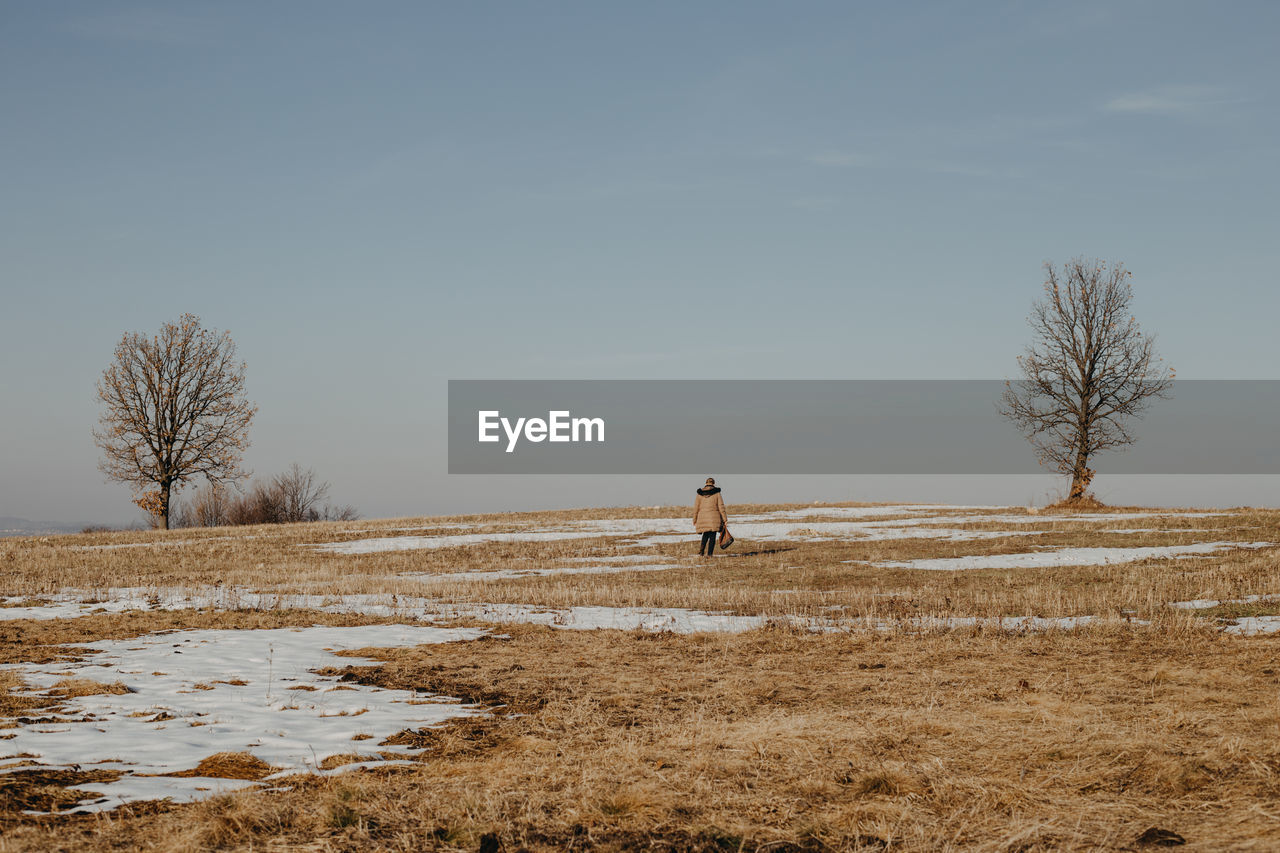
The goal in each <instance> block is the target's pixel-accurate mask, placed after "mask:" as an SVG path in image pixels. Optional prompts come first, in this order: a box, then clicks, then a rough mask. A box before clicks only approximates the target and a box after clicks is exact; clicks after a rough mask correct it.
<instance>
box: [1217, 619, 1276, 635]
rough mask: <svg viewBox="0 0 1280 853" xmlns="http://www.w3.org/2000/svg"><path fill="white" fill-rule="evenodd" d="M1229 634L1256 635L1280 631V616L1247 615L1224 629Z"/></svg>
mask: <svg viewBox="0 0 1280 853" xmlns="http://www.w3.org/2000/svg"><path fill="white" fill-rule="evenodd" d="M1222 630H1223V631H1225V632H1227V633H1228V634H1242V635H1244V636H1255V635H1258V634H1275V633H1280V616H1246V617H1244V618H1242V619H1237V620H1236V621H1235V622H1233V623H1232V624H1230V625H1227V626H1226V627H1224V628H1223V629H1222Z"/></svg>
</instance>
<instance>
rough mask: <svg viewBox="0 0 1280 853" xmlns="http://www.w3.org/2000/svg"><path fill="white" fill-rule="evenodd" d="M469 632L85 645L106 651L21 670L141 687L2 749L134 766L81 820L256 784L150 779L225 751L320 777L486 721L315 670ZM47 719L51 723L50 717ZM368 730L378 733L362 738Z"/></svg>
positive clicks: (182, 635)
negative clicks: (407, 734) (448, 724)
mask: <svg viewBox="0 0 1280 853" xmlns="http://www.w3.org/2000/svg"><path fill="white" fill-rule="evenodd" d="M484 633H485V632H484V631H483V630H481V629H468V628H452V629H449V628H433V627H421V626H409V625H369V626H362V627H346V628H332V627H316V628H279V629H264V630H199V631H178V632H171V633H159V634H151V635H148V636H145V637H137V638H133V639H127V640H103V641H100V642H95V643H77V644H76V646H77V648H87V649H92V650H94V651H95V652H96V654H94V655H91V656H89V657H88V658H87V659H85V660H84V661H81V662H76V663H67V662H57V663H52V664H10V665H8V666H6V667H5V668H6V669H10V670H16V671H17V672H18V673H19V674H20V675H21V676H22V677H23V679H24V680H25V681H26V682H27V683H28V684H29V685H31V686H32V687H33V688H35V689H37V690H39V689H48V688H50V687H52V686H53V685H54V684H56V683H57V682H58V681H60V680H62V679H63V678H69V677H76V678H89V679H93V680H94V681H99V682H105V683H108V684H110V683H113V682H116V681H121V682H123V683H124V684H125V685H126V686H127V687H128V688H129V691H130V692H127V693H122V694H118V695H117V694H103V695H95V696H82V697H78V698H74V699H67V700H65V701H62V702H60V703H59V704H60V705H61V706H62V710H61V712H59V713H58V714H55V715H52V716H54V717H55V718H56V719H55V720H54V721H44V722H37V723H25V724H21V725H19V726H18V727H17V728H15V729H9V730H7V731H6V734H12V735H13V737H12V738H10V739H8V740H5V741H3V742H2V743H0V762H3V761H5V760H6V759H7V760H8V761H9V762H10V763H9V764H8V765H7V766H5V767H0V772H22V771H21V770H20V769H18V768H16V767H15V766H14V762H17V761H18V760H19V759H18V756H35V758H34V760H35V761H37V762H39V764H40V766H42V767H60V768H67V767H71V766H73V765H80V767H81V768H82V769H103V770H123V771H125V775H123V776H121V777H120V779H118V780H116V781H114V782H104V783H92V784H88V785H84V786H81V787H83V788H84V789H86V790H89V791H91V792H93V793H94V794H96V795H97V796H96V797H94V798H93V799H92V800H91V801H89V802H85V803H82V804H81V805H80V806H79V807H78V808H77V809H75V810H76V811H98V810H102V809H111V808H114V807H115V806H117V805H119V804H120V803H122V802H127V801H130V800H142V799H157V798H160V797H172V798H173V799H175V800H190V799H197V798H199V797H202V796H208V795H211V794H213V793H215V792H216V791H218V790H228V789H232V788H237V787H244V786H245V785H248V784H254V783H249V782H244V781H241V780H226V779H209V778H199V777H197V778H168V777H163V776H151V777H146V776H140V775H139V774H163V773H173V772H176V771H182V770H190V769H193V768H195V767H196V765H197V764H199V763H200V761H201V759H204V758H206V757H208V756H210V755H212V754H214V753H218V752H242V751H243V752H250V753H252V754H253V755H255V756H257V757H258V758H260V759H262V760H263V761H265V762H267V763H268V764H270V765H271V766H272V767H275V768H278V769H279V770H280V771H281V772H299V771H307V770H314V769H316V768H317V766H318V764H319V763H320V762H322V761H324V759H326V758H327V757H329V756H333V755H343V754H351V753H355V754H361V755H366V756H368V757H369V758H370V759H373V760H376V761H381V760H382V757H381V755H380V754H379V753H384V752H386V753H404V754H407V753H410V752H412V750H411V749H409V748H406V747H400V746H392V745H385V746H383V745H379V744H380V742H381V741H383V740H384V739H385V738H387V737H388V736H390V735H393V734H395V733H396V732H398V731H401V730H402V729H406V728H411V729H416V728H422V727H424V726H433V725H438V724H440V723H443V722H445V721H446V720H449V719H453V718H455V717H460V716H468V715H472V714H477V713H481V712H480V711H478V710H477V709H475V708H473V707H470V706H464V705H462V704H460V703H459V702H457V701H456V700H452V699H448V698H443V697H435V696H425V695H418V694H415V693H413V692H412V691H406V690H384V689H382V688H378V687H368V686H362V685H356V684H339V683H338V681H337V679H336V678H333V677H321V676H318V675H315V674H314V672H313V670H316V669H319V668H321V667H326V666H347V665H353V664H354V665H362V664H367V663H372V661H369V660H366V659H364V658H352V657H339V656H337V655H335V654H334V651H337V650H341V649H362V648H385V647H394V646H414V645H420V644H425V643H447V642H455V641H460V640H473V639H476V638H477V637H479V636H482V635H483V634H484ZM40 719H41V720H46V718H45V717H41V718H40ZM355 735H371V737H369V738H367V739H361V740H352V738H353V736H355Z"/></svg>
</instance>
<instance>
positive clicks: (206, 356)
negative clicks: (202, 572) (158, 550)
mask: <svg viewBox="0 0 1280 853" xmlns="http://www.w3.org/2000/svg"><path fill="white" fill-rule="evenodd" d="M244 371H245V365H244V362H237V361H236V347H235V344H234V343H233V342H232V340H231V336H230V335H229V334H228V333H227V332H218V331H216V330H212V329H205V328H203V327H202V326H201V325H200V318H199V317H197V316H195V315H194V314H183V315H182V317H181V318H180V320H179V321H178V322H177V323H165V324H164V326H162V327H161V329H160V333H159V334H158V335H156V336H155V337H153V338H146V337H144V336H143V335H140V334H138V333H137V332H130V333H128V334H126V335H124V337H123V338H121V339H120V343H119V344H117V345H116V352H115V359H114V361H112V363H111V366H110V367H108V368H107V369H106V371H104V372H103V374H102V379H101V380H100V381H99V382H98V399H99V400H100V401H101V402H102V404H103V406H104V409H103V411H102V414H101V416H100V417H99V419H98V429H95V430H94V431H93V437H94V441H95V442H96V443H97V445H98V447H99V448H101V449H102V453H103V460H102V462H101V463H100V464H99V468H101V470H102V472H103V473H104V474H106V475H107V477H108V478H109V479H112V480H118V481H120V482H125V483H129V484H131V485H132V486H133V487H134V489H135V491H137V492H139V493H140V495H139V497H138V498H137V500H136V502H137V503H138V504H139V506H142V507H143V508H144V509H146V510H147V511H148V512H149V513H151V515H152V516H153V517H154V518H155V519H156V523H157V526H159V527H161V528H168V526H169V508H170V501H171V500H172V497H173V493H174V491H175V490H176V489H177V488H179V487H181V485H182V484H184V483H186V482H187V481H188V480H190V479H192V478H194V477H199V476H203V477H204V478H205V479H206V480H207V481H208V482H210V483H224V482H234V481H235V480H238V479H239V478H241V477H243V476H244V471H242V470H241V468H240V462H241V458H242V455H243V452H244V449H245V448H246V447H247V446H248V444H249V438H248V435H249V424H250V423H251V422H252V421H253V416H254V414H255V413H256V412H257V407H256V406H253V405H251V404H250V403H249V402H248V401H246V400H245V399H244ZM151 486H154V487H155V489H154V490H148V489H149V488H150V487H151Z"/></svg>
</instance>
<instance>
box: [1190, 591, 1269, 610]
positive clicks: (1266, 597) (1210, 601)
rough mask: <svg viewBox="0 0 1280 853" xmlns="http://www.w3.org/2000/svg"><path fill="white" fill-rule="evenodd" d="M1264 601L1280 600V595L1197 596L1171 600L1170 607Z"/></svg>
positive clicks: (1202, 606)
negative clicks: (1239, 596)
mask: <svg viewBox="0 0 1280 853" xmlns="http://www.w3.org/2000/svg"><path fill="white" fill-rule="evenodd" d="M1264 601H1280V595H1277V594H1272V595H1246V596H1245V597H1244V598H1223V599H1218V598H1197V599H1194V600H1192V601H1170V602H1169V606H1170V607H1177V608H1180V609H1183V610H1208V609H1209V608H1210V607H1218V606H1219V605H1222V604H1256V603H1258V602H1264Z"/></svg>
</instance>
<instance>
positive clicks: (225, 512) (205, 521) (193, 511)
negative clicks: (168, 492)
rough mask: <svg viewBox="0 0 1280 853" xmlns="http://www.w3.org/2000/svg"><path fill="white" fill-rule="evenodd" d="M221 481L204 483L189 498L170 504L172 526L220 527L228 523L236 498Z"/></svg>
mask: <svg viewBox="0 0 1280 853" xmlns="http://www.w3.org/2000/svg"><path fill="white" fill-rule="evenodd" d="M229 491H230V490H229V489H228V487H227V486H225V485H224V484H222V483H205V484H204V485H203V486H201V487H200V488H198V489H196V491H195V492H194V493H193V494H192V495H191V497H190V498H188V499H186V500H184V501H181V502H178V501H176V500H175V501H174V502H173V503H171V504H170V507H169V510H170V519H169V524H170V526H172V527H221V526H222V525H224V524H229V523H230V522H229V520H228V519H229V518H230V516H231V509H232V506H233V505H234V503H235V501H236V498H235V496H234V495H231V494H229Z"/></svg>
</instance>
